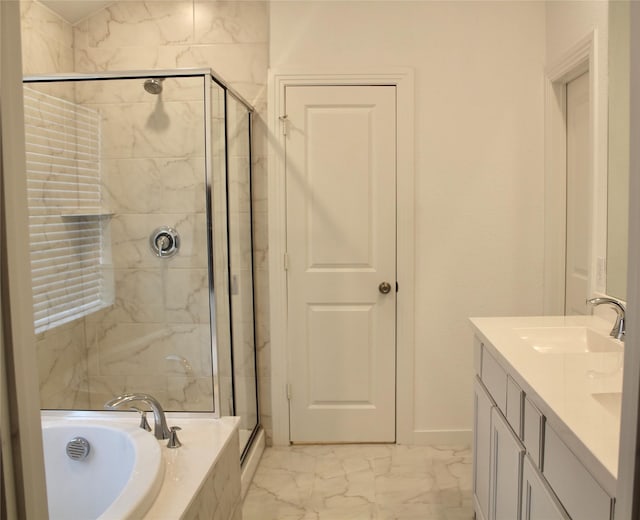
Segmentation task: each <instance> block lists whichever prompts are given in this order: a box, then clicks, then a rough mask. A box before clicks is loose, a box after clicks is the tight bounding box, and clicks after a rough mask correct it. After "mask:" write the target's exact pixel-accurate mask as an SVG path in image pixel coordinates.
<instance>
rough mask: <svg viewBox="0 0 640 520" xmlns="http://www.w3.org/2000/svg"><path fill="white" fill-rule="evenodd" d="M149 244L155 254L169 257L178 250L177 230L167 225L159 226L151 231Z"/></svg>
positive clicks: (178, 238)
mask: <svg viewBox="0 0 640 520" xmlns="http://www.w3.org/2000/svg"><path fill="white" fill-rule="evenodd" d="M149 245H150V246H151V250H152V251H153V252H154V253H155V255H156V256H158V257H160V258H170V257H172V256H173V255H175V254H176V253H177V252H178V249H179V248H180V237H179V236H178V232H177V231H176V230H175V229H173V228H172V227H169V226H161V227H159V228H157V229H155V230H154V231H153V233H151V236H150V237H149Z"/></svg>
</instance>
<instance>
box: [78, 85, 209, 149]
mask: <svg viewBox="0 0 640 520" xmlns="http://www.w3.org/2000/svg"><path fill="white" fill-rule="evenodd" d="M89 106H91V105H89ZM100 114H101V117H102V157H103V158H125V157H139V158H143V157H154V158H157V157H193V156H204V147H205V143H204V114H203V110H202V103H199V102H166V103H165V102H163V101H162V100H161V98H159V97H158V98H156V101H155V102H154V103H130V104H129V103H121V104H113V105H101V106H100Z"/></svg>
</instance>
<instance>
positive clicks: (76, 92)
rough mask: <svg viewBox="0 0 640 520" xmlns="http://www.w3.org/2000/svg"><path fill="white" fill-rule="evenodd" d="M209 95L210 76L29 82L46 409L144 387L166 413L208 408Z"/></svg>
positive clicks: (92, 402) (34, 254)
mask: <svg viewBox="0 0 640 520" xmlns="http://www.w3.org/2000/svg"><path fill="white" fill-rule="evenodd" d="M152 80H153V81H152ZM205 88H209V82H208V77H205V76H194V77H167V78H165V79H162V78H140V79H138V78H136V79H121V78H119V79H118V78H113V79H101V80H95V79H94V80H78V81H64V82H62V81H61V82H47V83H31V84H29V85H25V92H26V94H25V117H26V125H27V161H28V165H27V167H28V170H29V171H28V188H29V210H30V233H31V244H32V246H31V247H32V250H31V259H32V274H33V280H34V298H35V305H36V317H35V320H36V327H37V328H38V330H37V332H38V334H37V347H38V355H39V365H40V385H41V395H42V407H43V408H62V409H102V407H103V405H104V403H105V402H106V401H107V400H109V399H111V398H112V397H114V396H116V395H118V394H122V393H124V392H146V393H150V394H152V395H154V396H155V397H156V398H158V400H159V401H160V402H161V403H162V404H163V406H164V407H165V409H167V410H188V411H213V410H214V400H213V382H212V341H213V340H214V339H215V336H214V335H212V326H211V325H212V324H211V315H212V313H211V308H210V284H209V269H210V265H209V247H208V241H207V240H208V239H207V237H208V236H209V235H208V232H207V230H208V225H207V207H208V204H207V203H208V199H207V190H206V182H207V179H206V168H205V164H206V159H205V152H206V143H205V107H204V99H205ZM211 301H213V298H211Z"/></svg>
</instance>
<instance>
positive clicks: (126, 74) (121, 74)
mask: <svg viewBox="0 0 640 520" xmlns="http://www.w3.org/2000/svg"><path fill="white" fill-rule="evenodd" d="M188 77H193V78H197V77H202V78H203V90H204V92H203V101H204V107H203V108H204V116H205V117H204V136H205V170H206V172H205V175H206V178H205V179H206V180H205V183H206V185H205V197H206V207H207V252H208V271H209V309H210V329H211V342H210V343H211V345H210V346H211V358H212V371H213V375H212V385H213V406H214V410H213V414H214V416H215V417H220V416H221V413H220V412H221V410H222V409H223V407H222V403H221V391H220V365H219V357H218V350H217V345H216V317H215V293H214V265H213V261H214V241H213V203H214V198H213V175H214V171H213V149H212V132H213V130H212V121H211V114H212V95H211V83H210V81H211V82H214V83H216V84H217V85H218V86H220V87H221V88H222V89H223V90H224V92H225V98H224V100H225V102H224V111H225V114H224V116H225V121H226V115H227V114H226V111H227V96H228V95H231V96H233V97H234V98H235V99H236V100H237V101H239V102H240V103H241V104H242V105H243V106H244V107H245V108H246V109H247V113H248V118H249V136H250V139H252V138H253V131H252V122H253V115H254V113H255V109H254V108H253V106H252V105H251V104H250V103H249V102H248V101H247V100H246V99H244V98H243V97H242V96H241V95H240V94H239V93H238V92H237V91H236V90H235V89H234V88H233V87H231V86H230V85H229V84H228V83H227V82H225V81H224V80H223V79H222V78H221V77H220V75H218V74H217V73H216V72H215V71H214V70H213V69H211V68H181V69H159V70H131V71H105V72H100V73H70V74H67V73H61V74H46V75H31V76H25V77H24V78H23V84H27V83H29V84H34V83H53V82H58V83H59V82H79V81H105V80H118V79H126V80H132V79H139V80H143V81H146V80H151V79H155V80H159V81H163V80H164V79H166V78H188ZM207 79H208V80H209V81H207ZM160 85H161V87H162V86H163V85H162V83H160ZM142 86H143V85H141V87H142ZM144 89H145V90H146V87H145V88H144ZM161 91H162V88H161V89H160V92H161ZM147 92H148V91H147ZM160 92H158V94H159V93H160ZM156 95H157V94H156ZM226 139H227V136H226V128H225V140H226ZM251 147H252V143H251ZM251 147H250V148H251ZM226 148H227V146H226V143H225V155H226V154H227V153H228V152H227V151H226ZM225 168H227V171H228V161H227V157H226V156H225ZM225 177H226V172H225ZM250 193H252V191H251V190H250ZM227 236H228V235H227ZM252 236H253V234H252ZM251 250H253V244H251ZM254 301H255V299H254ZM254 331H255V314H254ZM229 348H230V349H232V346H231V345H230V346H229ZM255 356H256V349H255V334H254V360H255ZM257 377H258V374H257V370H256V380H257ZM257 387H258V385H257V381H256V389H257ZM232 394H233V389H232ZM256 394H257V391H256ZM257 397H258V396H257V395H256V412H257V424H256V426H255V428H254V430H253V432H252V435H251V437H250V440H249V442H248V443H247V446H246V448H245V450H244V452H243V454H242V455H243V458H244V456H245V455H246V453H247V452H248V450H249V448H250V447H251V445H252V442H253V439H254V438H255V436H256V435H257V432H258V431H259V430H260V427H261V425H260V411H259V401H258V398H257ZM232 399H233V395H232ZM232 412H233V410H232ZM187 413H198V412H187ZM208 413H210V412H208Z"/></svg>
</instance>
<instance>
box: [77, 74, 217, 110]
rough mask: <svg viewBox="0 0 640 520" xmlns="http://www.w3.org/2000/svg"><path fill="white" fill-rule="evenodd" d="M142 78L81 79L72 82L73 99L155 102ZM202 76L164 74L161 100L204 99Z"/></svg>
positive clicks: (100, 102) (94, 102)
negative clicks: (183, 76) (171, 76)
mask: <svg viewBox="0 0 640 520" xmlns="http://www.w3.org/2000/svg"><path fill="white" fill-rule="evenodd" d="M145 79H147V78H142V79H119V80H104V81H81V82H77V83H76V84H75V101H76V103H79V104H94V105H95V104H114V103H144V102H146V103H155V102H156V101H157V98H156V97H154V94H150V93H149V92H147V91H146V90H145V89H144V81H145ZM203 83H204V79H203V78H202V77H186V78H181V77H177V78H170V77H169V78H166V79H165V80H164V81H163V83H162V87H163V88H162V94H161V95H160V96H161V98H162V101H163V102H169V101H198V102H200V103H202V102H203V101H202V100H203V95H202V92H203V88H204V85H203Z"/></svg>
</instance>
